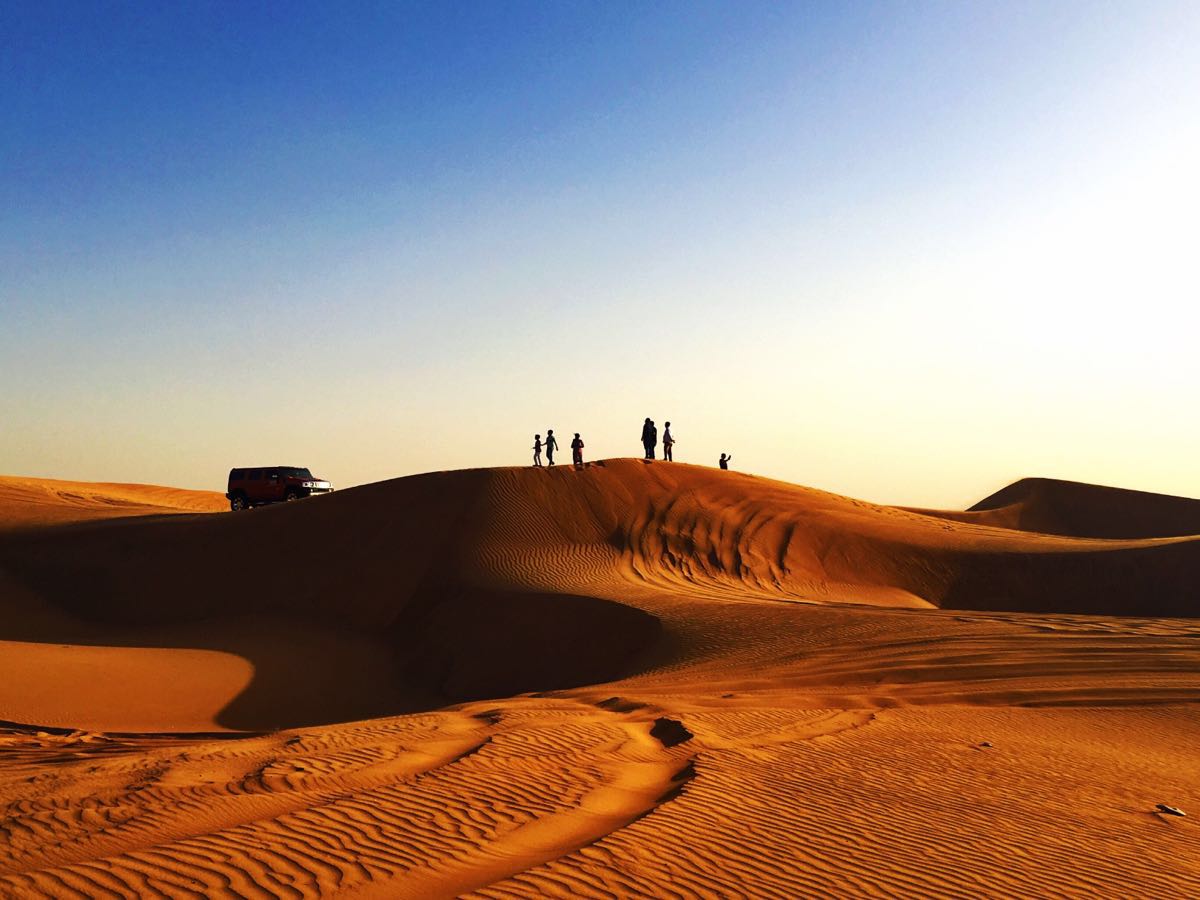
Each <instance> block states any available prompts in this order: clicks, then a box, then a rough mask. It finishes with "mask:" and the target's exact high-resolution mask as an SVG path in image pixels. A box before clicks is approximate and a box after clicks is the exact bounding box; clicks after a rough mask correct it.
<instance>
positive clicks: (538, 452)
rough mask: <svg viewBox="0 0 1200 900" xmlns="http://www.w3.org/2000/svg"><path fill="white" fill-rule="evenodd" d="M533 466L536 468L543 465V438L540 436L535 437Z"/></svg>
mask: <svg viewBox="0 0 1200 900" xmlns="http://www.w3.org/2000/svg"><path fill="white" fill-rule="evenodd" d="M533 464H534V465H535V466H541V464H542V436H541V435H540V434H535V435H534V436H533Z"/></svg>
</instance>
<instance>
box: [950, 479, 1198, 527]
mask: <svg viewBox="0 0 1200 900" xmlns="http://www.w3.org/2000/svg"><path fill="white" fill-rule="evenodd" d="M931 514H932V515H935V516H940V517H943V518H947V519H953V520H955V521H959V522H974V523H977V524H980V525H995V526H997V527H1000V528H1017V529H1020V530H1022V531H1038V532H1041V533H1043V534H1059V535H1068V536H1071V537H1091V538H1150V537H1179V536H1185V535H1197V534H1200V500H1190V499H1188V498H1186V497H1171V496H1168V495H1166V494H1150V493H1146V492H1144V491H1128V490H1125V489H1123V488H1115V487H1103V486H1101V485H1096V484H1079V483H1078V482H1074V481H1056V480H1054V479H1051V478H1023V479H1021V480H1020V481H1018V482H1015V483H1014V484H1010V485H1009V486H1008V487H1006V488H1004V489H1003V490H999V491H997V492H996V493H994V494H992V495H991V496H990V497H987V498H986V499H984V500H980V501H979V502H978V503H976V504H975V505H974V506H972V507H971V508H970V509H969V510H968V511H966V512H945V511H940V510H938V511H931Z"/></svg>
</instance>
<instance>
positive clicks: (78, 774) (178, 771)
mask: <svg viewBox="0 0 1200 900" xmlns="http://www.w3.org/2000/svg"><path fill="white" fill-rule="evenodd" d="M656 727H658V726H657V725H656V720H655V718H654V717H651V716H649V715H648V714H637V713H616V712H611V711H607V710H602V709H597V708H595V707H586V706H581V705H579V704H573V703H571V702H569V701H536V702H535V701H526V702H525V703H512V704H510V705H509V706H508V707H507V708H506V709H505V710H504V711H499V710H493V709H483V708H476V709H465V710H463V711H460V712H444V713H437V714H433V715H427V716H406V717H398V718H395V719H387V720H376V721H372V722H369V723H362V724H359V725H353V726H341V727H333V728H328V729H322V730H320V731H298V732H281V733H279V734H276V735H271V736H265V737H257V738H245V739H240V740H222V741H208V742H200V743H185V742H182V741H180V740H178V739H169V740H165V741H162V742H161V743H162V744H163V745H162V746H159V747H156V748H153V749H148V748H147V747H146V746H145V745H146V743H147V742H150V743H153V741H152V740H151V739H147V738H137V739H127V740H125V741H122V740H120V739H116V738H111V737H105V736H103V735H90V736H85V735H78V734H76V735H65V736H64V735H48V734H45V733H43V735H42V736H40V737H39V736H36V735H29V734H27V733H21V732H14V733H11V734H9V735H8V736H7V737H6V738H5V741H6V743H7V744H8V747H9V749H11V750H12V751H14V752H18V753H21V752H24V753H26V754H27V756H28V757H29V759H30V761H31V764H30V765H29V766H28V767H27V768H25V769H22V768H21V767H19V766H10V767H6V769H5V771H4V781H3V782H2V784H0V799H2V802H3V813H4V820H3V825H2V826H0V827H2V830H0V835H2V837H3V843H2V844H0V851H2V856H0V873H2V875H0V895H3V896H12V897H31V896H41V897H80V898H83V897H88V898H91V897H199V896H240V897H256V898H257V897H312V896H326V895H329V894H331V893H335V892H344V891H349V890H351V889H354V890H356V891H362V892H366V893H371V892H372V891H374V892H376V893H377V894H378V895H379V896H390V897H394V896H413V897H428V896H453V895H455V894H458V893H461V892H463V891H465V890H469V889H471V888H474V887H479V886H482V885H485V884H487V883H490V882H492V881H495V880H499V879H502V878H504V877H507V876H509V875H512V874H515V873H517V872H520V871H522V870H524V869H526V868H529V867H531V866H533V865H537V864H540V863H542V862H545V861H547V860H549V859H552V858H554V857H556V856H558V855H560V854H561V853H562V852H564V850H569V849H573V848H576V847H579V846H583V845H585V844H587V843H591V842H593V841H595V840H597V839H599V838H601V837H603V836H604V835H606V834H609V833H611V832H612V831H614V830H616V829H618V828H621V827H623V826H625V825H627V824H628V823H629V822H630V821H633V820H634V819H636V818H637V817H639V816H642V815H644V814H645V813H647V812H649V811H650V810H652V809H654V807H655V806H656V805H657V804H658V803H659V802H661V801H663V800H664V799H665V798H666V797H667V796H668V795H672V794H673V792H674V791H676V790H677V788H678V786H679V784H680V783H681V781H682V780H685V779H686V778H687V777H688V775H689V772H690V770H689V768H688V766H689V759H690V758H689V751H688V749H687V747H686V746H683V745H679V746H672V747H668V746H667V743H665V742H664V741H663V740H662V739H660V738H658V737H656V736H655V729H656ZM47 745H54V746H55V749H56V751H57V752H58V754H59V756H60V759H59V762H58V764H57V765H56V766H54V767H53V768H47V767H45V766H44V765H36V764H33V760H35V759H37V760H39V761H41V762H44V761H45V752H44V751H45V750H46V747H47Z"/></svg>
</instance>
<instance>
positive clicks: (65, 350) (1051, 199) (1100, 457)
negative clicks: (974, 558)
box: [0, 3, 1200, 505]
mask: <svg viewBox="0 0 1200 900" xmlns="http://www.w3.org/2000/svg"><path fill="white" fill-rule="evenodd" d="M1197 38H1200V10H1198V9H1197V7H1195V6H1194V5H1191V4H1157V3H1147V4H1141V3H1139V4H1132V3H1129V4H1117V3H1112V4H1097V3H1078V4H1076V3H1057V4H1032V3H1029V4H1026V3H1013V4H995V5H984V4H958V3H946V4H908V3H906V4H853V5H850V4H846V5H841V4H800V3H795V4H766V3H739V4H732V3H729V4H697V3H689V4H683V3H678V4H671V3H665V4H608V3H605V4H601V3H545V4H533V3H502V4H501V3H495V4H493V3H463V4H447V3H438V4H379V5H370V4H354V5H349V6H347V5H336V4H327V5H316V4H303V3H299V4H297V3H292V4H277V5H268V4H263V5H259V6H256V7H255V8H253V9H250V8H244V7H243V6H242V5H236V4H215V3H214V4H208V3H204V4H201V3H181V4H137V3H123V4H102V3H89V4H53V3H50V4H42V3H39V4H10V5H7V6H6V7H4V9H3V10H0V54H2V55H0V62H2V69H0V79H2V88H3V90H2V91H0V94H2V96H3V101H2V102H3V107H2V120H0V121H2V125H0V324H2V325H3V328H2V329H0V379H2V382H0V383H3V384H4V385H5V386H6V390H4V391H2V392H0V416H2V417H3V420H4V421H5V423H6V427H5V428H4V429H3V431H2V432H0V471H4V472H10V473H14V474H30V475H44V476H52V477H64V478H95V479H104V480H120V481H126V480H136V481H158V482H167V483H173V484H182V485H188V486H197V487H219V486H220V484H221V479H222V477H223V473H224V472H225V471H227V470H228V468H229V467H230V466H232V465H247V464H258V463H263V464H269V463H271V462H273V461H274V462H279V463H285V464H301V465H309V466H311V467H312V468H313V469H314V470H318V471H321V472H322V473H324V474H326V475H328V476H329V477H331V478H333V479H334V480H335V481H336V482H338V483H341V484H352V483H360V482H364V481H371V480H376V479H378V478H384V477H390V476H393V475H400V474H407V473H410V472H416V471H425V470H428V469H434V468H448V467H459V466H470V465H502V464H520V463H522V462H524V461H525V449H524V448H525V447H526V446H527V445H528V444H529V443H531V438H532V435H533V433H534V432H535V431H539V432H542V433H544V431H545V428H546V427H554V428H555V430H556V431H557V432H559V433H560V434H561V433H566V434H570V433H571V432H573V431H577V430H578V431H581V432H583V434H584V437H585V439H586V440H588V445H589V452H591V451H594V452H595V454H596V455H630V454H636V453H637V452H638V449H639V448H638V447H637V444H636V430H637V429H638V427H639V425H640V422H641V420H642V418H643V417H645V416H646V415H650V416H653V417H654V418H655V419H657V420H658V421H659V422H662V421H663V420H666V419H671V420H673V421H674V422H675V423H676V427H675V430H676V432H677V433H678V435H679V439H680V441H681V443H680V445H679V448H678V455H679V458H681V459H688V460H690V461H695V462H702V463H706V464H712V463H713V462H714V461H715V457H716V455H717V453H719V452H720V451H722V450H729V451H730V452H733V453H734V455H735V458H736V460H737V461H738V463H739V464H740V466H741V467H742V468H745V469H748V470H751V471H756V472H760V473H762V474H767V475H772V476H774V477H780V478H785V479H788V480H793V481H798V482H802V483H808V484H814V485H816V486H820V487H826V488H829V489H832V490H838V491H843V492H847V493H853V494H858V495H861V496H866V497H869V498H870V499H877V500H883V501H891V502H906V503H914V504H918V503H924V504H929V505H937V504H945V505H956V504H958V505H961V504H963V503H967V502H970V501H971V500H972V499H975V498H976V497H977V496H982V495H983V494H984V493H987V492H989V491H990V490H991V489H994V488H995V487H998V486H999V485H1000V484H1002V483H1004V482H1005V481H1006V480H1011V479H1013V478H1016V477H1020V476H1022V475H1034V474H1036V475H1052V476H1057V477H1073V478H1079V479H1082V480H1096V481H1106V482H1109V483H1118V484H1124V485H1127V486H1130V487H1144V488H1148V489H1155V490H1164V491H1171V492H1177V493H1193V494H1195V493H1200V484H1198V483H1197V478H1196V476H1194V475H1193V474H1192V468H1193V467H1192V465H1191V462H1190V459H1191V457H1192V456H1193V455H1194V448H1195V446H1196V440H1197V438H1200V430H1198V429H1197V426H1196V425H1194V424H1192V423H1191V422H1190V421H1189V420H1188V419H1187V418H1186V417H1183V416H1180V415H1178V412H1177V411H1178V410H1179V409H1182V408H1185V407H1186V405H1187V403H1188V402H1189V397H1190V390H1191V385H1194V384H1195V376H1197V375H1200V370H1198V369H1197V366H1196V363H1195V362H1194V359H1195V354H1194V353H1192V352H1190V345H1189V344H1188V343H1187V342H1185V341H1184V339H1183V335H1184V334H1185V333H1186V330H1185V329H1184V328H1183V327H1181V326H1182V325H1183V322H1184V321H1188V319H1187V317H1188V316H1190V315H1194V313H1192V312H1191V310H1192V309H1194V301H1195V300H1196V299H1197V295H1198V294H1200V291H1197V285H1198V279H1197V274H1196V271H1195V266H1194V264H1192V263H1190V262H1189V259H1190V255H1191V254H1192V251H1191V250H1190V249H1189V247H1188V242H1187V241H1186V240H1184V239H1182V237H1181V235H1184V234H1185V233H1186V231H1187V228H1188V227H1189V223H1192V224H1191V227H1192V228H1194V213H1193V212H1192V211H1193V210H1194V209H1195V205H1196V202H1197V201H1198V200H1200V188H1198V182H1197V178H1196V176H1195V174H1194V173H1193V172H1192V171H1191V169H1192V168H1194V166H1193V165H1192V164H1189V163H1187V160H1188V159H1194V155H1193V154H1194V151H1196V150H1197V149H1200V137H1198V128H1200V118H1198V113H1200V100H1198V98H1200V79H1198V73H1200V69H1198V65H1197V62H1196V54H1195V52H1194V48H1195V46H1196V45H1197ZM1181 317H1182V319H1181ZM885 461H886V462H885Z"/></svg>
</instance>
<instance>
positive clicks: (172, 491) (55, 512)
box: [0, 475, 229, 530]
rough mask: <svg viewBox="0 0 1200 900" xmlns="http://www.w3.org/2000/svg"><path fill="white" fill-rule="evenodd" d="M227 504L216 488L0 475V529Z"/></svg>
mask: <svg viewBox="0 0 1200 900" xmlns="http://www.w3.org/2000/svg"><path fill="white" fill-rule="evenodd" d="M228 508H229V506H228V502H227V501H226V500H225V496H224V494H219V493H217V492H215V491H188V490H183V489H182V488H170V487H158V486H156V485H151V484H99V483H95V482H88V481H58V480H55V479H51V478H15V477H12V476H3V475H0V530H10V529H14V528H26V527H30V526H34V525H61V524H64V523H67V522H85V521H90V520H94V519H111V518H113V517H116V516H153V515H165V514H171V513H194V512H222V511H224V510H226V509H228Z"/></svg>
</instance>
